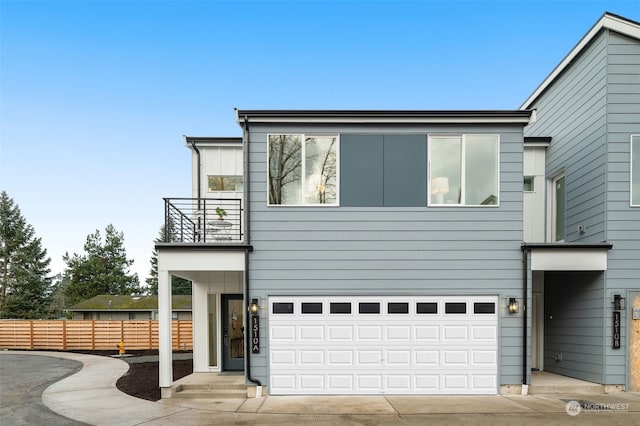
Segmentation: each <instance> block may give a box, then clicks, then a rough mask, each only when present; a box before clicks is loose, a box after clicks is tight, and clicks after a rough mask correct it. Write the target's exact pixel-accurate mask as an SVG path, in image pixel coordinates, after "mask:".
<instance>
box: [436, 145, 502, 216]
mask: <svg viewBox="0 0 640 426" xmlns="http://www.w3.org/2000/svg"><path fill="white" fill-rule="evenodd" d="M498 152H499V138H498V135H461V136H430V137H429V182H428V183H429V193H430V194H431V196H430V198H429V204H430V205H463V206H488V205H497V204H498V203H499V195H500V190H499V186H498V164H499V155H498Z"/></svg>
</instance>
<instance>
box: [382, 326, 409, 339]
mask: <svg viewBox="0 0 640 426" xmlns="http://www.w3.org/2000/svg"><path fill="white" fill-rule="evenodd" d="M385 337H386V339H387V340H393V341H395V342H408V341H409V340H411V327H410V326H409V325H389V326H387V327H385Z"/></svg>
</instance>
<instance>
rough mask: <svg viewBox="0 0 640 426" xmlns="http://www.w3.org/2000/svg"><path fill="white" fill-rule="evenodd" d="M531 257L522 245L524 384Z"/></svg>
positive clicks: (524, 377)
mask: <svg viewBox="0 0 640 426" xmlns="http://www.w3.org/2000/svg"><path fill="white" fill-rule="evenodd" d="M528 270H529V257H528V249H527V248H526V247H525V246H524V245H523V246H522V384H523V385H528V383H527V315H528V312H527V292H528V284H529V279H528V272H529V271H528Z"/></svg>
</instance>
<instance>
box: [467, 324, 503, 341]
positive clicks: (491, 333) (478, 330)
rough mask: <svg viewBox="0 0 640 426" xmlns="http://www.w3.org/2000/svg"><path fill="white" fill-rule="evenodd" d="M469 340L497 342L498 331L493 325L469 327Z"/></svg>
mask: <svg viewBox="0 0 640 426" xmlns="http://www.w3.org/2000/svg"><path fill="white" fill-rule="evenodd" d="M471 340H472V341H474V342H497V341H498V330H497V328H496V327H495V326H494V325H471Z"/></svg>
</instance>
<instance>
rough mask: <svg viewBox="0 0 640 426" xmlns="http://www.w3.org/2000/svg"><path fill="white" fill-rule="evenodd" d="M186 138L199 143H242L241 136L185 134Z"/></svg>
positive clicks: (188, 141) (188, 140)
mask: <svg viewBox="0 0 640 426" xmlns="http://www.w3.org/2000/svg"><path fill="white" fill-rule="evenodd" d="M184 140H185V141H186V142H187V143H188V144H191V143H195V144H196V145H199V144H212V143H213V144H215V143H233V144H238V145H240V144H241V143H242V138H241V137H233V136H229V137H210V136H186V135H185V136H184Z"/></svg>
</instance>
